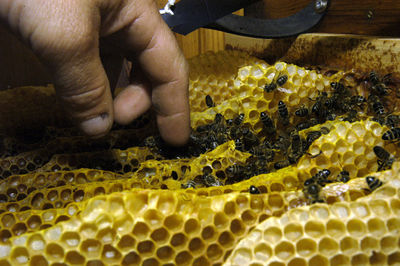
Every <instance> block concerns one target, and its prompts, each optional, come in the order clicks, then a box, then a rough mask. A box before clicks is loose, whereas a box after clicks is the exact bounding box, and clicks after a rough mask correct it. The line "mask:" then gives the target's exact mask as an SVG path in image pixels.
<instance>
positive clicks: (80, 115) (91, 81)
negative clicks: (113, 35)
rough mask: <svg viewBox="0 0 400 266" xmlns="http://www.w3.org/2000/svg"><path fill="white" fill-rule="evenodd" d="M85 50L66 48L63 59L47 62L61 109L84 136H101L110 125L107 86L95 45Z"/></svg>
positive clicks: (110, 113)
mask: <svg viewBox="0 0 400 266" xmlns="http://www.w3.org/2000/svg"><path fill="white" fill-rule="evenodd" d="M86 48H87V49H80V48H76V49H71V50H68V49H65V51H64V56H63V57H61V58H60V57H58V58H54V59H48V58H47V60H46V61H47V62H48V65H50V66H51V68H52V72H53V76H54V78H55V85H56V93H57V96H58V97H59V99H60V100H61V103H62V105H63V106H64V110H65V111H66V112H67V114H68V115H69V116H70V117H71V118H72V120H73V121H74V122H75V123H76V124H77V125H78V126H79V127H80V128H81V130H82V131H83V132H84V133H86V134H87V135H89V136H93V137H101V136H103V135H105V134H106V133H107V132H108V131H109V130H110V128H111V126H112V122H113V108H112V97H111V91H110V85H109V82H108V79H107V75H106V72H105V70H104V68H103V66H102V62H101V60H100V56H99V51H98V48H97V46H96V45H94V46H87V47H86Z"/></svg>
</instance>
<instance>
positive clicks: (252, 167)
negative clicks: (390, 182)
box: [174, 72, 400, 202]
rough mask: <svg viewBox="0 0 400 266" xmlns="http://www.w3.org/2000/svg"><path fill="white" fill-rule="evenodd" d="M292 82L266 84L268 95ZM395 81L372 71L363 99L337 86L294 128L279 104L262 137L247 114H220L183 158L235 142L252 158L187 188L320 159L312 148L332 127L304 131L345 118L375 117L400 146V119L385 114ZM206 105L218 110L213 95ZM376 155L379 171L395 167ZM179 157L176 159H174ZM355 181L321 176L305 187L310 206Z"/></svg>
mask: <svg viewBox="0 0 400 266" xmlns="http://www.w3.org/2000/svg"><path fill="white" fill-rule="evenodd" d="M287 80H288V77H287V75H277V78H276V79H275V80H274V81H272V82H271V83H269V84H266V85H265V87H264V91H265V92H266V93H271V92H273V91H274V90H275V89H276V88H277V87H278V86H282V85H284V84H285V83H286V82H287ZM390 82H391V81H390V76H389V75H386V76H384V77H383V78H382V79H380V78H379V77H378V75H377V74H376V73H375V72H371V73H370V74H369V76H368V77H367V78H366V79H365V80H364V83H365V84H366V86H368V90H369V96H368V98H366V97H364V96H361V95H353V94H354V92H353V91H352V90H351V87H350V86H346V85H345V84H344V83H342V82H332V83H331V84H330V85H331V89H332V90H331V91H330V92H321V93H320V94H319V95H318V96H317V97H316V99H310V106H309V107H306V106H305V105H302V106H300V107H299V108H298V109H297V110H295V112H294V116H295V117H296V120H297V121H300V122H298V123H297V124H291V123H290V121H291V120H293V121H294V120H295V119H290V118H291V117H290V116H291V114H290V113H289V111H288V108H287V106H286V104H285V103H284V102H283V101H279V103H278V114H277V118H276V119H273V118H272V117H271V116H270V115H269V114H268V113H267V112H265V111H263V112H261V113H260V121H261V122H262V124H263V129H262V131H261V132H260V133H259V134H255V133H254V132H253V131H252V130H251V129H250V128H249V127H248V126H247V125H246V124H245V123H243V121H244V119H245V117H244V116H245V115H244V114H238V115H237V116H236V117H235V118H233V119H225V118H224V117H223V115H221V114H216V116H215V119H214V121H213V122H212V123H210V124H206V125H202V126H199V127H197V128H195V129H194V130H193V131H192V134H191V136H190V143H189V145H188V146H187V147H185V148H184V152H183V153H182V150H181V151H179V152H180V155H178V157H182V154H184V155H183V156H184V157H186V156H188V157H191V156H198V155H199V154H202V153H205V152H207V151H210V150H213V149H215V148H216V147H217V146H219V145H221V144H223V143H225V142H227V141H230V140H233V141H234V142H235V145H236V149H237V150H240V151H243V152H248V153H250V154H251V157H249V158H248V159H247V161H246V162H245V163H243V164H241V163H236V164H233V165H230V166H228V167H227V168H226V169H225V174H224V175H220V176H218V177H216V176H213V175H212V174H211V171H203V172H204V173H203V175H201V176H198V177H196V178H195V179H193V180H189V181H188V182H187V183H186V184H183V185H182V187H183V188H189V187H191V188H195V187H198V186H206V187H209V186H221V185H225V184H232V183H236V182H240V181H242V180H246V179H249V178H250V177H252V176H255V175H259V174H263V173H269V172H272V171H275V170H278V169H281V168H284V167H287V166H289V165H292V164H295V163H296V162H297V161H298V160H299V159H300V157H302V156H303V155H305V154H306V155H308V156H311V157H317V156H319V155H320V154H321V153H322V151H320V153H319V154H314V155H313V154H309V153H308V152H307V150H308V148H309V147H310V145H311V144H312V143H313V142H314V141H315V140H316V139H318V138H319V137H320V136H322V135H324V134H328V133H329V129H328V128H327V127H321V128H319V130H314V131H310V132H308V133H307V134H306V136H305V137H302V136H300V134H299V132H300V131H302V130H304V129H307V128H310V127H312V126H315V125H317V124H323V123H324V122H326V121H327V120H335V119H337V118H338V119H340V120H342V121H349V122H355V121H358V120H359V115H360V114H361V115H363V114H367V113H372V114H373V119H374V120H375V121H378V122H379V123H381V124H382V125H386V126H389V127H390V128H391V129H390V130H389V131H387V132H386V133H385V134H384V135H383V136H382V138H383V139H384V140H389V141H399V142H400V128H399V127H397V125H398V124H399V122H400V116H398V115H393V114H391V113H390V112H388V111H386V110H385V97H386V96H388V95H389V91H391V90H393V88H392V87H390ZM205 102H206V105H207V106H208V107H209V108H212V107H214V106H215V104H214V102H213V99H212V98H211V96H210V95H207V96H206V97H205ZM373 150H374V152H375V154H376V156H377V163H378V171H382V170H386V169H389V168H390V167H391V165H392V163H393V162H394V157H393V156H392V155H391V154H390V153H389V152H387V151H386V150H385V149H384V148H383V147H381V146H375V147H374V149H373ZM174 156H176V154H175V155H174ZM349 180H350V175H349V172H348V171H345V170H343V171H341V172H340V173H339V175H338V176H337V177H334V178H332V177H330V171H329V170H328V169H323V170H321V171H319V172H318V173H317V174H316V175H314V176H312V177H310V178H309V179H307V180H306V181H305V182H304V189H303V192H304V194H305V196H306V198H308V199H309V200H310V202H321V201H323V199H321V198H320V196H319V193H320V191H321V188H322V187H324V186H325V185H326V184H328V183H332V182H347V181H349ZM366 183H367V185H368V187H369V188H370V190H371V191H372V190H374V189H376V188H377V187H379V186H380V185H382V182H381V181H380V180H379V179H377V178H375V177H373V176H368V177H366ZM249 192H250V193H252V194H258V193H260V190H259V189H258V188H257V187H256V186H251V187H250V188H249Z"/></svg>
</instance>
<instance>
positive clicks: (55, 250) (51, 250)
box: [46, 243, 64, 261]
mask: <svg viewBox="0 0 400 266" xmlns="http://www.w3.org/2000/svg"><path fill="white" fill-rule="evenodd" d="M46 255H47V256H49V258H50V259H53V260H54V261H60V260H61V259H62V258H64V249H63V248H62V247H61V246H60V245H58V244H57V243H48V244H47V246H46Z"/></svg>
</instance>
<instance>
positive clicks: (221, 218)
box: [214, 212, 229, 229]
mask: <svg viewBox="0 0 400 266" xmlns="http://www.w3.org/2000/svg"><path fill="white" fill-rule="evenodd" d="M228 222H229V219H228V217H227V216H226V215H225V214H224V213H222V212H218V213H216V214H215V215H214V226H215V227H217V228H218V229H221V228H225V227H226V226H227V225H228Z"/></svg>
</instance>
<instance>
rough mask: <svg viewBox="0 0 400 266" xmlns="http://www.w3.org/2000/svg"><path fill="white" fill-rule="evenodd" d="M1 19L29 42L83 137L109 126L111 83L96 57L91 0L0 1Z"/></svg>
mask: <svg viewBox="0 0 400 266" xmlns="http://www.w3.org/2000/svg"><path fill="white" fill-rule="evenodd" d="M0 18H3V19H4V20H6V22H7V24H8V25H9V27H10V28H11V29H12V30H13V31H15V32H16V33H18V34H19V35H20V36H21V37H22V39H23V40H24V41H25V42H26V43H28V44H29V45H30V46H31V48H32V49H33V51H34V52H35V54H36V55H37V56H38V57H39V58H40V59H41V61H42V62H43V63H44V64H45V65H46V66H47V68H48V69H49V71H50V72H51V74H52V76H53V78H54V80H53V81H54V84H55V87H56V93H57V96H58V98H59V99H60V100H61V103H62V105H63V106H64V110H65V112H66V113H67V114H68V115H69V116H70V117H71V118H72V120H73V121H74V122H75V123H76V124H77V125H78V126H79V127H80V128H81V129H82V130H83V132H84V133H86V134H88V135H91V136H94V137H100V136H102V135H104V134H106V133H107V132H108V130H109V129H110V128H111V126H112V121H113V108H112V97H111V91H110V88H109V87H110V85H109V82H108V79H107V76H106V73H105V70H104V68H103V66H102V64H101V60H100V55H99V27H100V24H101V22H100V15H99V11H98V10H97V9H96V8H94V7H93V1H62V0H48V1H43V0H35V1H33V0H32V1H24V0H20V1H14V0H5V1H0Z"/></svg>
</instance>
